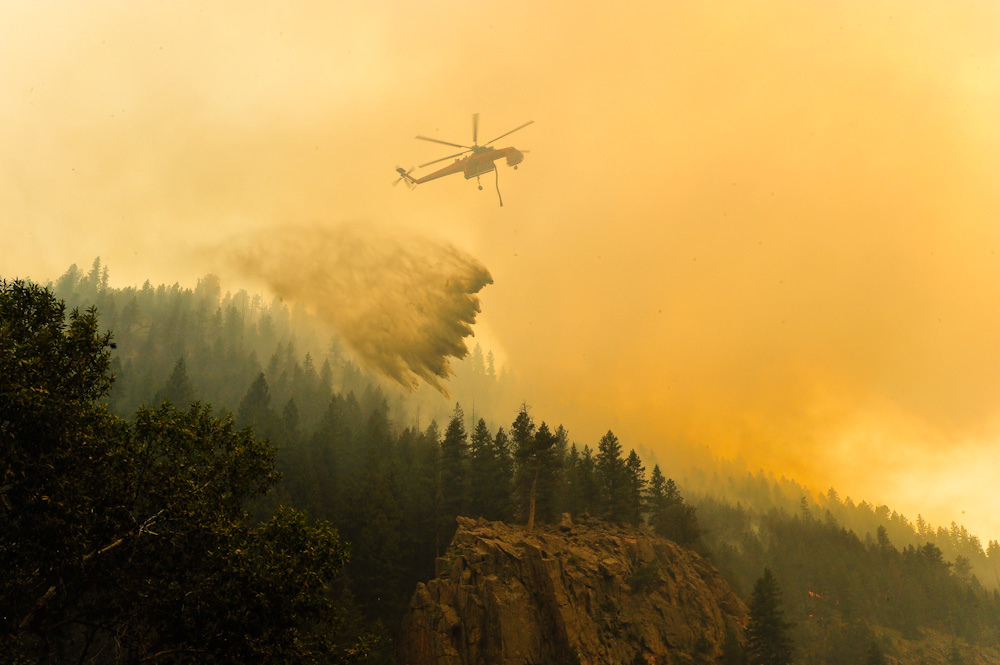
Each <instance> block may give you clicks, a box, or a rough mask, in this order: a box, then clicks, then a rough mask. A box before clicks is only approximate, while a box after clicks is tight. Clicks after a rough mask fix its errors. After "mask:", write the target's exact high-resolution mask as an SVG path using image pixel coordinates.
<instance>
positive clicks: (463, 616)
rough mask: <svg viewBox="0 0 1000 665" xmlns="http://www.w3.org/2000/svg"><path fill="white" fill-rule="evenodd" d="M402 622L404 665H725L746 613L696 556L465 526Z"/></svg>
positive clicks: (625, 538) (619, 542)
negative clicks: (729, 642)
mask: <svg viewBox="0 0 1000 665" xmlns="http://www.w3.org/2000/svg"><path fill="white" fill-rule="evenodd" d="M437 570H438V571H439V575H438V577H437V578H435V579H433V580H431V581H429V582H428V583H427V584H421V585H419V586H418V587H417V591H416V593H415V594H414V595H413V599H412V601H411V602H410V609H409V612H408V613H407V615H406V618H405V619H404V623H403V630H402V632H401V635H400V641H399V648H398V652H397V655H398V662H399V663H405V664H406V665H500V664H503V665H528V664H539V663H575V662H579V663H582V664H585V665H603V664H608V665H611V664H614V665H618V664H619V663H631V662H633V660H634V659H635V658H636V657H639V658H641V659H643V660H644V661H645V662H646V663H649V664H650V665H658V664H660V663H684V662H689V663H696V662H698V663H701V662H716V661H718V659H719V657H720V656H721V653H722V645H723V642H724V640H725V639H726V637H725V636H726V630H727V626H729V627H731V628H732V630H734V631H735V634H736V635H737V637H738V639H740V640H742V639H743V633H744V629H745V627H746V620H747V610H746V607H745V606H744V605H743V603H742V602H741V601H740V600H739V598H737V597H736V595H735V594H733V592H732V591H731V590H730V589H729V586H728V585H727V584H726V583H725V581H724V580H723V579H722V577H721V576H720V575H719V573H718V571H716V570H715V568H714V567H713V566H712V565H711V564H710V563H709V562H708V561H706V560H705V559H703V558H701V557H700V556H698V555H697V554H695V553H694V552H692V551H690V550H687V549H684V548H682V547H680V546H679V545H677V544H675V543H673V542H671V541H669V540H665V539H662V538H658V537H656V536H654V535H652V534H651V533H649V532H647V531H645V530H642V529H639V528H633V527H623V526H619V525H612V524H606V523H603V522H601V521H599V520H594V519H590V520H587V521H586V523H581V522H579V521H578V522H577V523H576V524H573V525H572V529H571V531H569V532H567V531H563V530H561V529H560V528H559V527H536V529H535V531H534V532H533V533H528V532H527V531H526V530H525V529H524V528H522V527H518V526H508V525H506V524H504V523H502V522H485V521H483V520H479V521H474V520H470V519H466V518H462V517H460V518H458V531H457V532H456V533H455V537H454V539H453V540H452V542H451V545H450V547H449V548H448V551H447V552H446V554H445V557H444V558H443V559H440V560H439V561H438V565H437Z"/></svg>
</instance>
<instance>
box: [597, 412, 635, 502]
mask: <svg viewBox="0 0 1000 665" xmlns="http://www.w3.org/2000/svg"><path fill="white" fill-rule="evenodd" d="M597 478H598V482H599V486H600V494H599V495H598V496H599V504H598V511H599V513H598V514H599V515H600V516H601V517H603V518H604V519H607V520H610V521H613V522H627V521H628V519H629V517H630V516H631V513H632V510H631V487H630V485H629V474H628V469H627V468H626V467H625V460H624V459H622V444H621V442H619V441H618V437H617V436H615V435H614V434H613V433H612V432H611V431H610V430H608V433H607V434H605V435H604V436H603V437H601V440H600V442H598V444H597Z"/></svg>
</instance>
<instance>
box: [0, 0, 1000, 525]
mask: <svg viewBox="0 0 1000 665" xmlns="http://www.w3.org/2000/svg"><path fill="white" fill-rule="evenodd" d="M0 63H3V64H2V65H0V211H2V216H0V231H2V234H3V235H2V237H3V243H2V249H0V274H3V275H6V276H11V275H22V276H30V277H33V278H35V279H40V280H46V279H51V278H54V277H55V276H57V275H58V274H59V273H61V272H62V271H63V270H65V268H66V267H67V266H68V265H69V264H70V263H73V262H76V263H81V264H84V265H87V264H89V262H90V261H91V260H92V259H93V257H94V256H98V255H100V256H101V257H102V258H103V259H104V260H105V261H106V262H107V263H108V264H109V265H110V267H111V270H112V278H113V280H114V281H115V282H118V283H134V282H136V281H141V280H143V279H145V278H147V277H149V278H150V279H152V280H153V281H154V282H161V281H166V282H174V281H181V282H182V283H189V284H193V281H194V280H195V279H196V278H197V277H198V276H201V275H203V274H205V273H207V272H209V271H212V270H215V271H219V270H223V268H222V267H220V266H218V265H215V263H214V262H213V261H212V260H210V259H209V258H206V256H207V255H206V253H205V251H204V250H205V248H207V247H213V246H216V245H217V244H218V243H219V242H221V241H223V240H224V239H225V238H228V237H231V236H232V235H233V234H236V233H240V232H242V231H245V230H257V229H262V228H272V227H274V226H280V225H285V224H295V225H302V224H307V225H308V224H313V225H321V226H331V227H333V226H336V225H339V224H341V223H344V222H352V223H361V224H364V223H373V224H375V223H377V224H379V225H383V226H388V227H390V228H392V227H394V226H395V227H398V228H405V229H407V231H408V232H410V231H416V232H418V233H421V234H425V235H428V236H432V237H434V238H438V239H441V240H446V241H448V242H451V243H454V244H455V245H457V246H458V247H459V248H460V249H461V250H462V251H464V252H468V253H470V254H471V255H473V256H475V257H476V258H477V259H479V260H480V261H481V262H482V263H483V264H484V265H485V266H486V267H487V268H488V269H489V271H490V273H491V274H492V276H493V280H494V284H493V285H491V286H488V287H486V288H485V289H484V290H483V291H482V293H481V298H482V306H483V313H482V315H481V317H480V328H481V330H482V331H483V332H484V333H485V334H486V335H487V336H488V338H489V339H490V340H491V341H493V343H495V344H496V345H497V347H498V349H497V350H498V351H499V352H500V354H501V355H502V356H503V357H504V358H505V359H506V361H507V363H508V364H509V365H510V367H511V368H512V369H513V370H514V371H516V372H517V373H518V374H519V375H520V376H521V378H522V379H523V385H525V386H528V387H530V388H529V390H530V391H531V394H527V395H525V398H526V399H528V400H529V402H531V403H532V404H533V406H534V412H535V413H537V414H538V415H539V416H540V417H541V418H543V419H546V420H550V421H562V422H564V423H565V424H566V425H567V426H568V427H569V428H570V431H571V434H572V436H573V438H574V439H576V440H577V441H579V442H580V443H589V444H591V445H594V444H595V443H596V441H597V438H598V437H599V436H600V434H601V433H602V432H603V431H604V430H606V429H608V428H609V427H611V428H613V429H614V430H615V432H616V433H617V434H619V436H620V437H621V438H622V439H623V441H624V442H625V444H626V446H627V447H629V446H632V445H640V444H641V445H643V446H645V447H646V448H648V449H652V450H654V451H655V452H656V455H657V458H658V460H659V462H660V463H661V465H663V466H664V467H669V465H670V460H671V459H673V458H675V457H677V456H678V455H681V454H682V453H681V452H680V451H682V450H689V449H698V450H703V449H704V447H705V446H708V448H709V449H710V450H711V451H713V452H714V453H716V454H718V455H723V456H731V455H737V454H739V455H742V456H743V457H744V458H746V459H747V460H748V461H749V462H750V463H751V464H752V465H754V466H757V465H761V466H764V467H765V468H768V469H771V470H773V471H775V472H777V473H785V474H789V475H791V476H793V477H796V478H799V479H802V480H805V481H810V482H813V483H815V484H816V485H817V486H818V487H819V488H820V489H823V488H825V487H826V486H830V485H834V486H836V487H837V489H838V490H839V491H840V493H841V495H842V496H844V495H851V496H852V497H854V498H855V499H856V500H859V499H860V498H866V499H868V500H869V501H877V502H887V503H889V504H890V505H892V506H893V507H894V508H897V509H899V510H901V511H902V512H904V513H905V514H907V515H909V516H910V517H911V518H912V517H915V516H916V513H917V512H921V513H923V515H924V517H926V518H928V519H929V520H930V521H931V522H932V523H934V524H938V523H941V522H946V521H950V520H952V519H956V520H959V521H964V522H965V523H966V524H967V525H968V526H969V527H970V528H972V529H973V530H974V531H976V532H978V533H980V535H981V536H982V537H983V538H984V540H985V539H987V538H997V537H1000V517H998V516H1000V498H998V496H1000V495H998V494H997V493H996V492H995V491H994V489H993V484H994V475H995V474H996V473H997V471H1000V344H998V343H997V342H998V339H1000V256H998V255H997V253H996V252H997V251H1000V224H998V221H1000V214H998V213H1000V187H998V183H1000V150H998V148H1000V124H998V123H997V121H996V119H997V118H1000V5H997V4H996V3H990V2H982V1H981V0H976V1H974V2H949V3H930V2H919V3H915V2H909V1H908V2H903V1H899V2H889V1H885V0H865V1H863V2H862V1H858V2H853V1H851V2H833V3H831V2H813V1H803V0H787V1H783V2H780V1H779V2H770V3H751V2H726V1H721V0H720V1H711V0H706V1H703V2H696V3H679V2H662V1H656V2H645V3H639V2H636V3H624V4H622V3H618V4H615V3H606V2H579V1H575V2H564V1H562V0H558V1H556V2H549V3H537V2H528V1H527V0H511V1H509V2H504V3H499V2H395V1H394V2H390V3H371V2H360V1H358V2H354V1H346V2H345V1H338V2H333V3H331V2H307V1H305V0H292V1H288V2H283V3H280V6H279V3H270V2H240V3H199V2H184V1H175V2H169V3H167V2H157V3H152V2H150V3H129V2H111V1H110V0H99V1H95V2H88V3H67V2H40V1H37V0H34V1H32V2H27V1H21V0H7V1H6V2H4V3H3V4H0ZM473 112H481V113H482V116H481V125H480V132H481V133H480V137H481V139H488V138H491V137H493V136H496V135H499V134H501V133H503V132H505V131H507V130H508V129H511V128H513V127H516V126H517V125H519V124H521V123H523V122H525V121H527V120H534V121H535V124H534V125H532V126H530V127H528V128H525V129H524V130H521V131H520V132H518V133H517V134H514V135H513V136H511V137H509V139H504V140H503V141H501V144H502V145H515V146H517V147H518V148H521V149H527V150H530V151H531V152H530V153H529V154H528V155H527V159H526V160H525V162H524V164H523V165H522V166H521V167H520V169H519V170H518V171H516V172H514V171H512V170H510V169H507V168H505V167H504V168H503V169H502V170H501V172H500V174H499V176H500V186H501V189H502V191H503V195H504V203H505V207H504V208H502V209H501V208H499V206H497V201H496V192H495V191H494V190H493V184H494V183H493V179H492V177H486V178H484V181H483V184H484V186H485V189H484V191H482V192H480V191H478V190H477V189H476V187H475V185H474V184H473V183H469V182H465V181H464V180H462V178H460V177H458V176H453V177H452V178H450V179H446V180H442V181H439V182H435V183H431V184H427V185H423V186H421V187H419V188H417V189H416V190H415V191H412V192H410V191H407V190H406V189H405V188H403V187H397V188H392V187H390V186H389V185H390V183H391V182H392V180H393V176H394V174H393V168H394V167H396V166H397V165H402V166H404V167H409V166H411V165H413V164H419V163H423V162H426V161H430V160H431V159H434V158H436V157H442V156H444V155H446V154H449V152H451V150H450V149H449V148H447V147H446V146H435V145H433V144H430V143H425V142H421V141H416V140H414V139H413V137H414V135H416V134H424V135H430V136H436V137H440V138H441V139H443V140H446V141H452V142H458V143H465V142H466V141H468V140H470V139H471V121H470V116H471V114H472V113H473ZM439 147H440V148H441V150H438V148H439Z"/></svg>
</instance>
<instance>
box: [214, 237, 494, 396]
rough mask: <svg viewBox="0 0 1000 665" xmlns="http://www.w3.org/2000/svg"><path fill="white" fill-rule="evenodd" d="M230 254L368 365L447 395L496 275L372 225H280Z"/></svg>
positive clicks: (451, 252) (435, 245)
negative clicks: (455, 362) (483, 294)
mask: <svg viewBox="0 0 1000 665" xmlns="http://www.w3.org/2000/svg"><path fill="white" fill-rule="evenodd" d="M230 247H231V248H230V249H228V250H227V254H228V258H229V259H230V260H231V262H232V263H233V264H234V265H235V266H236V267H237V268H238V269H239V270H240V271H241V272H242V273H244V274H245V275H247V276H250V277H255V278H258V279H261V280H263V281H264V282H265V283H267V284H268V285H269V286H270V287H271V289H272V290H273V291H274V292H275V293H276V294H277V295H278V296H279V297H281V298H284V299H288V300H291V301H294V302H297V303H299V304H302V305H305V306H306V307H308V308H310V309H313V310H315V312H316V313H317V314H318V315H319V316H320V317H322V318H323V319H324V320H325V321H327V322H328V323H329V324H330V325H332V326H333V327H334V328H335V329H336V331H337V332H338V333H339V334H340V335H341V336H342V337H343V338H344V341H345V342H346V343H347V344H348V346H349V347H350V348H351V349H352V350H353V351H354V352H355V353H356V354H357V355H358V357H359V358H360V359H361V360H362V361H363V362H364V363H366V364H367V365H369V366H370V367H372V368H374V369H377V370H378V371H380V372H381V373H382V374H384V375H385V376H387V377H389V378H390V379H393V380H394V381H396V382H398V383H399V384H400V385H402V386H405V387H407V388H410V389H413V388H416V387H417V385H418V383H419V380H420V379H423V380H424V381H425V382H426V383H428V384H429V385H431V386H433V387H434V388H436V389H438V390H439V391H441V392H442V393H445V394H447V391H446V390H445V388H444V385H443V383H442V381H443V380H446V379H447V378H448V377H449V376H450V375H451V373H452V372H451V367H450V363H449V358H462V357H464V356H465V355H466V354H467V353H468V348H467V347H466V344H465V338H466V337H469V336H471V335H473V332H472V325H473V324H474V323H475V321H476V315H477V314H478V313H479V311H480V309H479V298H478V296H477V295H476V294H477V293H478V292H479V290H480V289H482V288H483V287H484V286H486V285H487V284H492V283H493V278H492V277H491V276H490V273H489V271H487V270H486V268H485V267H484V266H483V265H482V264H480V263H479V262H478V261H477V260H476V259H475V258H473V257H472V256H469V255H467V254H465V253H463V252H461V251H459V250H458V249H456V248H455V247H453V246H451V245H448V244H442V243H439V242H436V241H433V240H430V239H428V238H425V237H420V236H416V235H413V234H409V233H406V232H402V231H398V230H395V229H393V230H392V231H389V230H387V229H381V228H377V227H373V226H370V225H361V224H344V225H340V226H336V227H321V226H282V227H281V228H270V229H264V230H261V231H257V232H251V233H250V235H249V236H245V237H244V239H241V240H239V241H237V242H236V243H235V244H234V245H231V246H230Z"/></svg>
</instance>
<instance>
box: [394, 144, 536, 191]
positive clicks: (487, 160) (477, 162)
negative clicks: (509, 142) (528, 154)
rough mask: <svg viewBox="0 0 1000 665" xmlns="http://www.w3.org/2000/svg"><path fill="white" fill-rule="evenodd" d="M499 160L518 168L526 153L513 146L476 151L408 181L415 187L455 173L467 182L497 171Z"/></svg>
mask: <svg viewBox="0 0 1000 665" xmlns="http://www.w3.org/2000/svg"><path fill="white" fill-rule="evenodd" d="M498 159H506V160H507V166H513V167H515V168H516V167H517V165H518V164H520V163H521V162H522V161H524V153H523V152H521V151H520V150H518V149H517V148H514V147H513V146H512V147H508V148H484V149H481V150H476V151H475V152H473V154H471V155H469V156H468V157H463V158H461V159H456V160H455V161H454V162H452V163H451V164H449V165H448V166H446V167H444V168H443V169H438V170H437V171H434V172H433V173H428V174H427V175H425V176H423V177H421V178H407V179H408V180H410V182H412V183H413V184H414V185H419V184H421V183H425V182H429V181H431V180H437V179H438V178H443V177H445V176H447V175H452V174H454V173H462V174H464V175H465V179H466V180H471V179H472V178H478V177H479V176H481V175H483V174H484V173H489V172H490V171H493V170H494V169H496V164H495V163H494V162H496V160H498Z"/></svg>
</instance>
